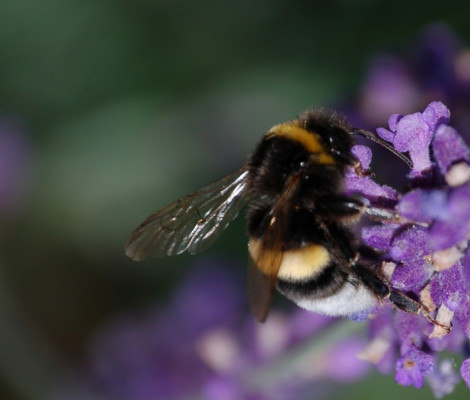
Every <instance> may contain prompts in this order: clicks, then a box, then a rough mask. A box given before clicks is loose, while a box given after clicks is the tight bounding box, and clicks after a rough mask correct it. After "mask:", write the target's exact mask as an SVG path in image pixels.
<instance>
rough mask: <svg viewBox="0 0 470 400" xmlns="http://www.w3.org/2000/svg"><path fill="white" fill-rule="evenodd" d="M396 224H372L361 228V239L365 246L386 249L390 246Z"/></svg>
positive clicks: (380, 249)
mask: <svg viewBox="0 0 470 400" xmlns="http://www.w3.org/2000/svg"><path fill="white" fill-rule="evenodd" d="M397 228H398V225H392V224H390V225H374V226H366V227H364V228H362V240H363V241H364V243H365V244H366V245H367V246H370V247H372V248H374V249H376V250H379V251H386V250H388V249H389V248H390V244H391V242H392V238H393V235H394V234H395V232H396V230H397Z"/></svg>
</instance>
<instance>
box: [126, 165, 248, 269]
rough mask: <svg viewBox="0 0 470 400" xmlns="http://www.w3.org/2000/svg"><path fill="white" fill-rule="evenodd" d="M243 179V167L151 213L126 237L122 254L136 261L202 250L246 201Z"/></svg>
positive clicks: (245, 182) (245, 181) (246, 176)
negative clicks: (124, 250)
mask: <svg viewBox="0 0 470 400" xmlns="http://www.w3.org/2000/svg"><path fill="white" fill-rule="evenodd" d="M247 178H248V169H247V168H246V167H244V168H242V169H240V170H238V171H235V172H233V173H231V174H230V175H227V176H226V177H225V178H222V179H220V180H218V181H217V182H214V183H212V184H210V185H208V186H205V187H204V188H202V189H200V190H197V191H195V192H193V193H191V194H189V195H187V196H185V197H182V198H181V199H179V200H177V201H175V202H174V203H171V204H170V205H168V206H167V207H164V208H162V209H161V210H159V211H157V212H156V213H154V214H152V215H151V216H150V217H148V218H147V219H146V220H145V221H144V222H143V223H142V224H141V225H140V226H139V227H137V229H136V230H135V231H134V232H133V233H132V234H131V236H130V237H129V239H128V240H127V242H126V255H127V256H129V257H130V258H132V259H134V260H136V261H137V260H142V259H143V258H146V257H149V256H154V257H160V256H164V255H174V254H180V253H182V252H184V251H189V252H190V253H191V254H195V253H198V252H200V251H202V250H203V249H205V248H206V247H208V246H209V245H211V244H212V243H213V241H214V240H215V239H216V238H217V236H219V234H220V233H221V232H222V231H223V230H224V229H225V228H226V227H227V225H228V224H229V223H230V221H232V219H234V218H235V217H236V216H237V214H238V212H239V211H240V209H241V208H242V207H243V205H244V204H245V203H246V201H247V198H248V197H249V196H248V192H249V191H248V190H247V187H248V180H247Z"/></svg>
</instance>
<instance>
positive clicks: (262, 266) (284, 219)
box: [248, 174, 300, 322]
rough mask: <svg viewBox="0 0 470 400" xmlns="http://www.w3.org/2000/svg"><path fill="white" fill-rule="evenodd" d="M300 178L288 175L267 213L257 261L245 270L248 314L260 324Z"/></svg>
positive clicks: (269, 297)
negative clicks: (279, 193)
mask: <svg viewBox="0 0 470 400" xmlns="http://www.w3.org/2000/svg"><path fill="white" fill-rule="evenodd" d="M299 180H300V175H298V174H295V175H291V176H290V177H289V178H288V180H287V182H286V183H285V185H284V189H283V192H282V194H281V196H280V197H279V199H278V200H277V201H276V203H275V204H274V206H273V208H272V209H271V211H270V212H269V213H268V214H267V216H266V218H268V219H269V220H268V221H266V222H267V224H264V223H261V226H262V227H265V226H267V228H266V231H265V232H264V234H263V235H258V236H259V237H260V238H261V239H260V243H259V251H258V252H257V253H258V254H257V256H256V259H252V260H251V262H250V265H249V270H248V303H249V305H250V308H251V311H252V312H253V314H254V315H255V317H256V318H257V319H258V321H260V322H263V321H264V320H265V319H266V317H267V315H268V311H269V305H270V303H271V298H272V296H273V293H274V288H275V286H276V282H277V275H278V273H279V269H280V267H281V264H282V259H283V256H284V251H285V246H284V240H283V236H284V235H285V232H286V228H287V225H288V223H289V216H290V212H291V210H292V208H293V207H294V204H293V198H294V196H295V194H296V192H297V187H298V183H299Z"/></svg>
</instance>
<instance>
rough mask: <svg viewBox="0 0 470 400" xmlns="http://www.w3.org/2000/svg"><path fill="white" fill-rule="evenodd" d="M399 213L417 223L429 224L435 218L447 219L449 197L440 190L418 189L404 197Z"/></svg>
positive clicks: (399, 206) (399, 205)
mask: <svg viewBox="0 0 470 400" xmlns="http://www.w3.org/2000/svg"><path fill="white" fill-rule="evenodd" d="M398 211H399V212H400V214H401V215H403V216H404V217H406V218H410V219H412V220H415V221H423V222H429V221H431V220H432V219H435V218H445V217H446V216H447V214H448V212H447V195H446V193H445V192H443V191H440V190H423V189H416V190H413V191H411V192H408V193H407V194H405V195H404V196H403V197H402V199H401V200H400V203H399V204H398Z"/></svg>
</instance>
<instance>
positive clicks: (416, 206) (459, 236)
mask: <svg viewBox="0 0 470 400" xmlns="http://www.w3.org/2000/svg"><path fill="white" fill-rule="evenodd" d="M449 122H450V112H449V109H448V108H447V107H446V106H445V105H444V104H442V103H441V102H433V103H431V104H429V105H428V106H427V107H426V109H425V110H424V111H423V112H417V113H414V114H410V115H405V116H401V115H397V114H395V115H392V116H391V117H390V118H389V129H385V128H379V129H377V133H378V135H379V136H381V137H382V138H383V139H385V140H386V141H388V142H390V143H392V145H393V146H394V147H395V149H396V150H398V151H399V152H403V153H405V152H407V153H408V155H409V157H410V158H411V161H412V163H413V167H412V169H411V171H410V172H409V173H408V176H407V187H408V189H407V190H408V191H407V192H406V193H403V194H402V193H398V192H397V191H395V190H393V189H391V188H390V187H386V186H380V185H378V184H377V183H376V182H374V181H373V180H372V179H371V178H370V177H360V176H357V175H356V174H355V173H354V171H350V172H349V173H348V175H347V187H348V190H349V191H351V192H360V193H361V195H362V196H363V197H365V198H366V199H367V200H368V201H369V202H370V204H371V205H372V206H378V207H380V206H383V204H387V205H388V206H391V207H392V208H393V209H395V210H396V211H397V212H398V213H399V215H400V218H399V219H398V220H394V221H391V222H386V221H385V222H382V223H380V224H376V225H372V226H366V227H364V228H363V229H362V240H363V242H364V243H365V244H366V245H368V246H370V247H372V248H374V249H376V250H378V251H380V252H382V253H383V257H384V260H385V261H384V262H383V270H384V274H386V275H387V276H388V279H389V280H390V285H391V287H393V288H394V289H396V290H398V291H401V292H403V293H406V294H408V295H409V296H410V297H412V298H414V299H416V300H418V301H420V302H421V303H422V304H423V310H426V311H425V312H426V313H430V315H432V316H433V317H434V318H435V320H436V323H434V324H433V323H430V322H429V321H428V320H427V319H426V318H424V317H423V315H414V314H408V313H406V312H404V311H400V310H396V309H393V307H387V306H385V307H381V308H379V309H378V310H375V311H374V312H373V314H372V317H371V320H370V324H369V334H370V343H369V345H368V346H367V348H366V349H365V350H364V351H363V352H362V357H363V358H364V359H367V360H369V361H371V362H372V363H374V364H375V365H376V367H377V368H378V369H379V370H380V371H382V372H384V373H391V372H392V371H393V370H395V379H396V381H397V382H398V383H399V384H400V385H405V386H409V385H413V386H415V387H416V388H420V387H422V386H423V384H424V380H425V379H426V380H427V381H428V382H429V384H430V386H431V388H432V389H433V390H434V393H435V395H436V397H441V396H442V395H444V394H447V393H450V392H452V391H453V389H454V386H455V385H456V384H457V382H458V381H459V378H458V375H457V373H456V372H455V371H454V369H453V362H451V361H450V360H449V359H445V358H442V357H441V354H443V353H442V352H444V351H445V352H446V353H449V352H450V353H457V354H460V355H462V356H463V357H464V358H466V359H465V360H464V361H463V363H462V364H461V366H460V375H461V377H462V378H463V380H464V381H465V382H466V384H467V385H468V386H469V387H470V358H468V357H469V356H470V354H469V353H468V339H469V338H470V294H469V292H468V291H469V287H470V256H469V255H468V254H467V247H468V239H469V237H470V149H469V147H468V146H467V145H466V144H465V142H464V140H463V139H462V137H461V136H460V135H459V133H458V132H457V131H456V130H455V129H454V128H453V127H452V126H450V125H449ZM353 151H354V153H355V155H356V157H357V158H358V159H359V161H360V162H361V165H362V168H364V169H367V168H368V166H369V163H370V161H371V151H370V149H369V148H367V147H364V146H355V147H354V148H353ZM445 327H453V329H452V331H451V332H450V333H449V332H448V330H447V329H445Z"/></svg>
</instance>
